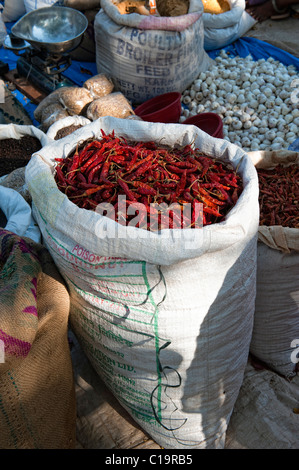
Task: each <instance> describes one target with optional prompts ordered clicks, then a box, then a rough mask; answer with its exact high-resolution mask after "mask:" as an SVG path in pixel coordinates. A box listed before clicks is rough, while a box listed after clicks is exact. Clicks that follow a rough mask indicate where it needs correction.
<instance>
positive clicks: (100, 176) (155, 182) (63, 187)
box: [55, 131, 242, 230]
mask: <svg viewBox="0 0 299 470" xmlns="http://www.w3.org/2000/svg"><path fill="white" fill-rule="evenodd" d="M101 132H102V137H101V139H98V140H97V139H92V140H89V141H85V142H84V143H83V144H82V145H81V147H80V145H79V144H78V145H77V148H76V150H75V151H73V152H72V153H71V154H70V155H69V156H67V157H66V158H56V162H57V165H56V173H55V181H56V183H57V186H58V188H59V190H60V191H62V192H63V193H64V194H66V195H67V196H68V198H69V199H70V200H71V201H72V202H73V203H74V204H76V205H77V206H79V207H80V208H84V209H90V210H96V207H97V205H98V204H100V203H110V204H112V205H113V206H114V209H115V214H116V216H117V215H118V209H119V208H118V196H119V195H124V196H125V197H126V204H127V205H133V206H134V204H136V203H141V204H143V205H144V206H145V207H146V210H147V213H148V214H149V213H150V206H151V207H152V208H153V207H154V206H155V205H161V204H162V203H164V204H165V203H166V204H167V205H168V206H170V205H171V204H174V203H176V204H179V205H180V206H181V207H183V204H187V203H188V204H189V205H191V217H190V219H189V220H187V221H186V218H184V219H183V217H182V218H180V220H179V223H180V225H179V227H178V224H177V223H178V221H175V220H174V217H175V215H172V214H171V212H170V213H169V218H168V220H167V222H168V227H167V228H194V227H195V224H196V222H197V221H196V217H198V216H199V212H198V211H196V210H195V204H196V203H198V202H200V203H202V206H201V207H202V211H201V212H200V217H202V219H201V221H202V225H203V226H204V225H209V224H212V223H216V222H221V221H222V220H223V219H224V217H225V216H226V214H227V213H228V211H229V210H230V209H231V208H232V207H233V206H234V205H235V204H236V202H237V200H238V198H239V196H240V193H241V191H242V183H241V178H240V176H239V175H238V174H237V172H236V171H235V170H234V169H233V168H232V167H230V166H229V165H228V164H224V163H223V162H220V161H217V160H215V159H213V158H211V157H209V156H206V155H204V154H203V153H202V152H200V151H199V150H198V149H193V148H192V147H191V145H186V146H185V147H182V148H168V147H161V146H158V145H157V144H156V143H155V142H130V143H129V142H127V141H126V140H125V139H124V138H123V137H117V136H115V133H114V131H113V132H112V133H110V134H105V133H104V132H103V131H101ZM189 207H190V206H189ZM195 214H196V215H195ZM153 215H154V216H156V217H157V220H158V222H159V223H158V228H159V229H161V228H166V226H164V225H163V213H161V211H160V212H159V211H158V209H157V212H156V213H155V212H153V209H151V217H153ZM132 217H133V216H126V220H125V221H123V220H122V221H121V223H122V224H123V225H127V224H128V223H129V221H130V220H131V219H132ZM135 217H136V215H135ZM182 219H183V221H182ZM116 221H118V222H120V220H118V218H117V217H116ZM175 222H176V224H175ZM137 226H138V227H140V228H144V229H146V230H150V229H151V225H150V223H149V220H148V218H147V217H146V218H145V220H142V221H140V222H139V223H138V225H137Z"/></svg>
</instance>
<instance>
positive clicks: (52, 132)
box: [47, 116, 91, 140]
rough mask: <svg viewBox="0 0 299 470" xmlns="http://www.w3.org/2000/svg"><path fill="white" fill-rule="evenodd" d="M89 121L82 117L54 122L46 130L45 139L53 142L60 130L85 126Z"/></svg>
mask: <svg viewBox="0 0 299 470" xmlns="http://www.w3.org/2000/svg"><path fill="white" fill-rule="evenodd" d="M90 122H91V121H90V120H89V119H87V118H86V117H84V116H67V117H66V118H63V119H59V120H58V121H56V122H54V123H53V124H52V125H51V126H50V127H49V129H48V130H47V137H49V139H51V140H55V137H56V134H57V132H58V131H60V130H61V129H64V128H65V127H69V126H86V125H87V124H90Z"/></svg>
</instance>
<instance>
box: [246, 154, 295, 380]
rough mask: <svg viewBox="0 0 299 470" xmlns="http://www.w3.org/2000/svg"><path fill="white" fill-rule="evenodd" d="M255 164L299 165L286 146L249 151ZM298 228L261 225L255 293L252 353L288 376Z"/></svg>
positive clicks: (292, 355) (291, 369) (291, 374)
mask: <svg viewBox="0 0 299 470" xmlns="http://www.w3.org/2000/svg"><path fill="white" fill-rule="evenodd" d="M249 155H250V157H251V159H252V161H253V162H254V164H255V165H256V167H257V168H273V167H275V166H276V165H278V164H279V163H281V164H283V165H290V164H297V165H299V153H298V152H292V151H288V150H281V151H277V152H274V151H273V152H266V151H265V152H250V153H249ZM298 346H299V229H295V228H287V227H281V226H270V227H267V226H260V227H259V231H258V257H257V295H256V307H255V315H254V328H253V334H252V340H251V345H250V351H251V353H252V354H253V355H254V356H256V358H258V359H259V360H261V361H263V362H264V363H265V364H266V365H267V366H268V367H270V368H271V369H273V370H274V371H275V372H278V373H280V374H281V375H283V376H285V377H287V378H288V379H291V378H292V377H294V375H296V370H298V363H299V357H298V354H296V353H298Z"/></svg>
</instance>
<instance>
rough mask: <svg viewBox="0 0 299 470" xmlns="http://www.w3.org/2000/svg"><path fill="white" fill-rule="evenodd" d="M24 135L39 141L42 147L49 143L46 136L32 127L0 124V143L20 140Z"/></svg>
mask: <svg viewBox="0 0 299 470" xmlns="http://www.w3.org/2000/svg"><path fill="white" fill-rule="evenodd" d="M25 135H31V136H32V137H36V138H37V139H39V141H40V143H41V145H42V147H43V146H44V145H47V144H48V143H49V138H48V137H47V135H46V134H45V133H44V132H43V131H41V130H40V129H38V128H37V127H35V126H32V125H21V124H0V142H1V140H2V139H21V137H23V136H25Z"/></svg>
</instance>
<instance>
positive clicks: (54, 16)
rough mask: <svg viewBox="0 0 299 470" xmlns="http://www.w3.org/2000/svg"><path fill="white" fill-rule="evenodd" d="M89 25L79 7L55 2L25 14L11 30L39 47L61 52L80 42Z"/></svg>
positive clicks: (48, 50)
mask: <svg viewBox="0 0 299 470" xmlns="http://www.w3.org/2000/svg"><path fill="white" fill-rule="evenodd" d="M87 26H88V20H87V18H86V16H85V15H84V14H83V13H81V12H80V11H78V10H75V9H73V8H67V7H55V6H52V7H45V8H38V9H37V10H33V11H31V12H29V13H27V14H25V15H24V16H22V18H20V19H19V21H17V22H16V23H15V24H14V26H13V27H12V28H11V32H12V33H13V34H14V35H15V36H17V37H19V38H21V39H24V41H27V42H29V43H30V44H31V46H33V47H34V48H36V49H39V50H41V49H45V50H46V51H47V52H49V53H51V54H62V53H64V52H69V51H71V50H73V49H75V48H76V47H78V46H79V44H80V42H81V39H82V35H83V34H84V32H85V31H86V28H87Z"/></svg>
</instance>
